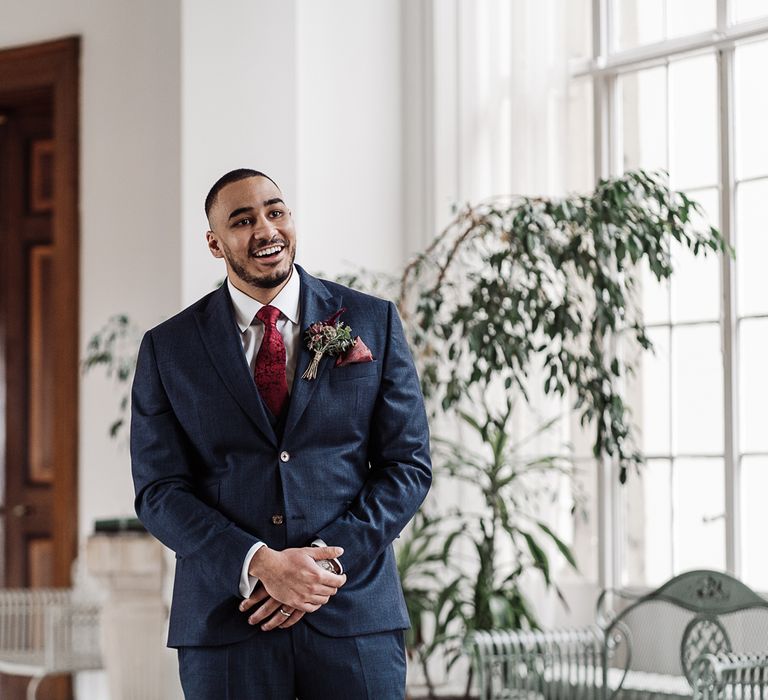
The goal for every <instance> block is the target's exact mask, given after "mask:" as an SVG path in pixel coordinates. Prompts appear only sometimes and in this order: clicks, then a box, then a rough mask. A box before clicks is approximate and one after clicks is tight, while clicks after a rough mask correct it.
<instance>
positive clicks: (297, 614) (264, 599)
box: [240, 583, 306, 632]
mask: <svg viewBox="0 0 768 700" xmlns="http://www.w3.org/2000/svg"><path fill="white" fill-rule="evenodd" d="M258 603H262V604H261V605H260V606H259V607H258V608H257V609H256V610H255V611H254V612H253V614H252V615H250V616H249V617H248V624H249V625H258V624H259V623H260V622H264V620H266V622H264V624H263V625H262V626H261V629H262V630H264V631H265V632H269V630H273V629H275V628H276V627H280V628H281V629H288V627H293V625H295V624H296V623H297V622H298V621H299V620H301V618H302V617H304V615H305V614H306V613H304V611H302V610H294V609H293V608H291V607H289V606H288V605H283V604H282V603H280V601H278V600H275V599H274V598H272V597H270V595H269V593H267V592H266V590H264V586H262V585H261V583H259V584H258V585H257V586H256V588H254V589H253V593H251V595H250V597H248V598H246V599H245V600H244V601H243V602H242V603H240V610H241V612H247V611H248V610H251V609H252V608H253V607H255V606H256V605H257V604H258ZM279 610H282V611H283V612H282V613H281V612H278V611H279Z"/></svg>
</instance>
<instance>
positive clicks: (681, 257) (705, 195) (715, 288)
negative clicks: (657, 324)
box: [671, 189, 720, 322]
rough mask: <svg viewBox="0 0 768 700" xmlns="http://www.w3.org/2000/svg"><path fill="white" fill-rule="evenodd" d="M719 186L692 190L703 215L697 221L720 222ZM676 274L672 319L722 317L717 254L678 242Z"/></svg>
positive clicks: (674, 253) (674, 259)
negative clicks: (699, 251) (701, 251)
mask: <svg viewBox="0 0 768 700" xmlns="http://www.w3.org/2000/svg"><path fill="white" fill-rule="evenodd" d="M717 195H718V191H717V189H709V190H698V191H696V192H695V193H689V196H690V197H691V199H693V200H695V201H697V202H698V203H699V204H700V205H701V207H702V209H703V216H698V215H697V216H696V222H697V223H698V224H700V225H701V224H703V223H704V222H707V223H709V224H712V225H715V226H716V225H717V223H718V219H719V216H718V211H719V204H718V198H717ZM672 263H673V270H674V272H673V274H672V278H671V288H672V314H673V315H672V320H673V322H680V321H717V320H718V319H719V318H720V260H719V258H718V257H717V255H714V254H711V253H710V254H709V255H707V256H706V257H705V256H704V254H703V253H699V255H696V256H694V254H693V252H692V251H691V250H689V249H688V248H687V247H685V246H683V245H681V244H679V243H678V242H677V241H674V242H673V245H672Z"/></svg>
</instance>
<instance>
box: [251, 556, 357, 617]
mask: <svg viewBox="0 0 768 700" xmlns="http://www.w3.org/2000/svg"><path fill="white" fill-rule="evenodd" d="M343 552H344V550H343V549H342V548H341V547H301V548H292V549H284V550H283V551H280V552H278V551H275V550H273V549H269V547H262V548H261V549H259V550H258V551H257V552H256V554H254V555H253V558H252V559H251V562H250V565H249V567H248V570H249V573H250V575H251V576H255V577H257V578H258V579H259V582H260V584H261V587H262V588H263V589H264V591H265V592H266V593H267V594H268V595H269V596H270V597H271V598H273V599H274V601H275V602H277V603H278V607H279V605H280V604H282V605H284V606H287V607H289V608H292V609H295V610H298V611H300V612H302V613H307V612H314V611H315V610H317V609H319V608H320V606H321V605H325V604H326V603H327V602H328V601H329V600H330V597H331V596H332V595H335V594H336V591H337V590H338V589H339V588H341V586H343V585H344V584H345V583H346V580H347V577H346V575H345V574H334V573H331V572H330V571H326V570H325V569H323V568H321V567H320V566H318V565H317V564H316V563H315V562H316V560H319V559H334V558H337V557H340V556H341V555H342V554H343ZM248 600H250V598H249V599H248ZM276 609H277V608H275V610H276ZM286 612H289V610H287V609H286ZM278 615H280V613H278ZM286 619H287V618H286Z"/></svg>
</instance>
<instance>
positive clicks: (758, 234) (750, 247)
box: [735, 179, 768, 316]
mask: <svg viewBox="0 0 768 700" xmlns="http://www.w3.org/2000/svg"><path fill="white" fill-rule="evenodd" d="M766 202H768V179H765V180H757V181H754V182H744V183H742V184H740V185H739V186H738V189H737V190H736V245H735V248H736V270H737V272H736V279H737V283H738V298H737V302H738V310H739V315H740V316H743V315H745V314H761V313H768V286H766V280H765V266H766V261H768V218H766V216H765V203H766Z"/></svg>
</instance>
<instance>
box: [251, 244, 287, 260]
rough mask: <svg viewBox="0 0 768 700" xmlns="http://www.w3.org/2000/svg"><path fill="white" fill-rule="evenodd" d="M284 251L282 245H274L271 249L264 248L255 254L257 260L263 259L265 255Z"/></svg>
mask: <svg viewBox="0 0 768 700" xmlns="http://www.w3.org/2000/svg"><path fill="white" fill-rule="evenodd" d="M282 249H283V246H281V245H273V246H272V247H271V248H264V250H259V251H257V252H256V253H254V256H255V257H257V258H263V257H264V256H265V255H272V254H273V253H279V252H280V251H281V250H282Z"/></svg>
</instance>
